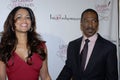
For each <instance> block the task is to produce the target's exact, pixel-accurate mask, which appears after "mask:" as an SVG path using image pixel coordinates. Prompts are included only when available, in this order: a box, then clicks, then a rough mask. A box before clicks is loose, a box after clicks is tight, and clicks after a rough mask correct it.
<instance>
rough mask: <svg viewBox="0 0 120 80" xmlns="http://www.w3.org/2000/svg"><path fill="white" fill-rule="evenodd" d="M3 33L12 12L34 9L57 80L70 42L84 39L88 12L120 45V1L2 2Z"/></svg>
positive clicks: (50, 64) (26, 0)
mask: <svg viewBox="0 0 120 80" xmlns="http://www.w3.org/2000/svg"><path fill="white" fill-rule="evenodd" d="M0 1H1V3H0V11H1V12H0V32H1V31H2V30H3V23H4V21H5V19H6V17H7V15H8V14H9V12H10V11H11V10H12V9H13V8H14V7H15V6H18V5H21V6H27V7H30V8H31V9H32V10H33V11H34V13H35V16H36V22H37V32H38V33H40V34H41V35H42V37H43V39H44V40H45V41H46V45H47V48H48V68H49V72H50V75H51V77H52V80H55V79H56V77H57V76H58V74H59V73H60V71H61V69H62V67H63V66H64V63H65V60H66V49H67V45H68V42H69V41H71V40H74V39H76V38H78V37H80V36H81V35H82V34H81V31H80V16H81V13H82V11H83V10H85V9H86V8H93V9H95V10H96V11H97V12H98V14H99V18H100V19H99V20H100V25H99V33H100V34H101V35H102V36H104V37H105V38H106V39H109V40H111V41H112V42H114V43H115V44H116V43H117V42H118V40H117V39H118V11H117V10H118V5H117V3H118V2H117V0H0Z"/></svg>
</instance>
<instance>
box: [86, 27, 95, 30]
mask: <svg viewBox="0 0 120 80" xmlns="http://www.w3.org/2000/svg"><path fill="white" fill-rule="evenodd" d="M86 30H95V29H94V28H91V27H88V28H86Z"/></svg>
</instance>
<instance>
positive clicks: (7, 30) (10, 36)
mask: <svg viewBox="0 0 120 80" xmlns="http://www.w3.org/2000/svg"><path fill="white" fill-rule="evenodd" d="M19 9H25V10H27V11H28V13H29V15H30V19H31V27H32V30H29V31H28V32H27V46H28V49H29V50H30V53H29V54H28V57H31V56H32V54H33V53H38V54H39V55H40V56H41V59H42V60H45V58H46V53H45V50H44V48H45V47H42V44H45V41H43V40H42V39H41V36H40V35H39V34H37V33H36V21H35V16H34V13H33V11H32V10H31V9H30V8H28V7H21V6H18V7H15V8H14V9H13V10H12V11H11V12H10V13H9V15H8V17H7V19H6V21H5V23H4V31H3V32H2V37H1V42H0V60H2V61H3V62H5V63H7V61H8V60H9V59H10V57H11V56H12V53H13V51H14V50H15V49H16V45H17V43H18V40H17V37H16V34H15V31H14V30H15V25H14V23H15V20H14V17H15V14H16V12H17V11H18V10H19ZM40 46H41V47H40Z"/></svg>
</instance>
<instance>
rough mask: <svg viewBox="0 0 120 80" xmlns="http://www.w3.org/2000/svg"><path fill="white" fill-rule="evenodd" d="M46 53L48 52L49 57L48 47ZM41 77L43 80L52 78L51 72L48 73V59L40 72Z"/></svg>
mask: <svg viewBox="0 0 120 80" xmlns="http://www.w3.org/2000/svg"><path fill="white" fill-rule="evenodd" d="M45 52H46V55H47V48H46V46H45ZM40 77H41V80H51V77H50V75H49V71H48V65H47V57H46V59H45V60H44V61H43V64H42V68H41V70H40Z"/></svg>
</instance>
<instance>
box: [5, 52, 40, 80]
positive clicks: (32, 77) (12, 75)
mask: <svg viewBox="0 0 120 80" xmlns="http://www.w3.org/2000/svg"><path fill="white" fill-rule="evenodd" d="M31 59H32V62H33V64H32V65H29V64H27V63H26V62H25V61H23V60H22V59H21V58H20V57H19V56H18V55H17V53H15V52H14V53H13V56H12V57H11V58H10V60H9V61H8V66H7V67H6V72H7V76H8V80H38V79H39V73H40V69H41V66H42V60H41V58H40V55H39V54H36V53H34V54H33V55H32V57H31ZM13 63H14V64H13Z"/></svg>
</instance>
